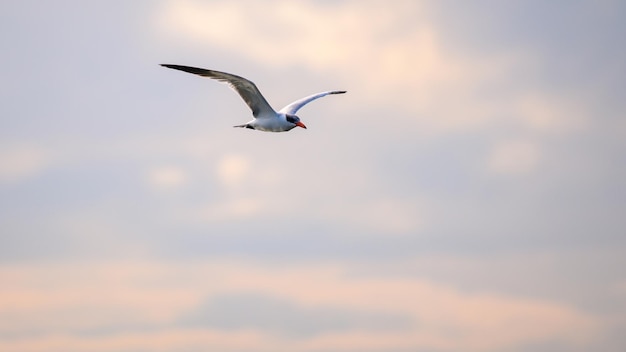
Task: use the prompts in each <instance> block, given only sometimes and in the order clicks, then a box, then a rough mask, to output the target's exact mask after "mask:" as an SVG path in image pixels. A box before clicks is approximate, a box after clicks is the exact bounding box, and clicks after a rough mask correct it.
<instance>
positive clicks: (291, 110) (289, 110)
mask: <svg viewBox="0 0 626 352" xmlns="http://www.w3.org/2000/svg"><path fill="white" fill-rule="evenodd" d="M345 92H346V91H345V90H332V91H328V92H322V93H317V94H313V95H309V96H308V97H304V98H302V99H299V100H296V101H294V102H293V103H291V104H289V105H287V106H285V107H284V108H282V109H280V112H282V113H285V114H290V115H293V114H295V113H296V112H297V111H298V110H300V108H301V107H303V106H304V105H306V104H308V103H310V102H312V101H313V100H315V99H319V98H321V97H325V96H327V95H329V94H343V93H345Z"/></svg>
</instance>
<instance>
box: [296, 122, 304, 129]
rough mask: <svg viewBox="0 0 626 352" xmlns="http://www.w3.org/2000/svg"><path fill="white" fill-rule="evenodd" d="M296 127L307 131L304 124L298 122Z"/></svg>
mask: <svg viewBox="0 0 626 352" xmlns="http://www.w3.org/2000/svg"><path fill="white" fill-rule="evenodd" d="M296 126H299V127H302V128H304V129H306V126H305V125H304V124H303V123H302V122H300V121H298V122H296Z"/></svg>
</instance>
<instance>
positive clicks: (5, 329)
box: [0, 259, 597, 351]
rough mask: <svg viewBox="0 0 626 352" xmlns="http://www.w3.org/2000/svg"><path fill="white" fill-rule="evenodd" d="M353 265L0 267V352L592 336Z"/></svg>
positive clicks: (550, 308) (518, 301) (518, 304)
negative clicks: (0, 286) (360, 273)
mask: <svg viewBox="0 0 626 352" xmlns="http://www.w3.org/2000/svg"><path fill="white" fill-rule="evenodd" d="M353 269H355V268H354V267H353V266H346V265H337V264H326V265H317V264H308V265H307V264H305V265H303V264H299V265H290V266H289V267H285V266H279V265H273V264H267V263H265V264H262V263H260V262H247V263H244V262H241V261H238V262H235V261H231V260H226V259H223V260H212V261H196V262H187V263H182V262H178V263H167V264H165V263H156V262H120V263H111V264H106V263H100V264H99V263H92V264H89V265H81V266H75V265H72V264H52V265H48V264H42V265H31V266H18V265H13V266H4V267H2V268H0V276H1V278H2V280H3V283H4V287H6V289H4V290H3V291H2V292H0V316H1V317H2V319H1V320H0V321H1V322H2V323H0V335H2V336H5V337H7V338H6V339H4V340H2V341H0V347H1V348H2V350H17V349H18V348H23V349H22V350H31V351H43V350H50V349H51V348H52V349H54V348H56V349H58V350H67V351H72V350H79V349H81V348H82V349H83V350H84V349H89V350H92V348H90V347H92V346H93V347H94V348H95V347H96V346H109V347H113V346H114V347H115V349H116V350H121V351H123V350H133V349H134V350H138V349H149V348H151V347H152V346H154V341H161V342H162V343H163V345H162V346H167V347H161V349H162V350H180V349H185V348H192V347H193V348H199V349H202V348H219V349H226V350H228V349H237V348H239V349H240V350H250V351H251V350H262V351H263V350H272V349H274V350H299V351H315V350H336V351H340V350H354V349H364V348H368V349H374V350H376V349H380V350H390V349H438V350H442V351H458V350H460V349H463V350H468V351H489V350H503V349H509V350H510V349H513V348H514V346H520V344H529V343H534V342H541V341H547V340H550V341H558V342H559V343H562V344H565V345H579V344H584V343H586V342H587V341H589V339H592V338H593V336H595V335H594V331H595V330H594V329H595V327H596V325H597V323H596V319H595V318H594V317H592V316H590V315H587V314H585V313H583V312H580V311H577V310H576V309H573V308H571V307H568V306H565V305H563V304H559V303H554V302H549V301H541V300H533V299H523V298H517V297H511V296H504V295H499V294H494V293H480V294H476V293H474V294H468V293H463V292H461V291H458V290H455V289H454V288H452V287H448V286H443V285H439V284H436V283H434V282H430V281H426V280H423V279H416V278H400V277H396V278H371V277H370V278H366V277H355V276H351V275H349V273H350V272H351V271H352V270H353ZM51 278H54V280H51ZM207 302H208V305H207ZM219 317H221V318H219ZM378 319H382V320H381V321H386V322H387V323H389V324H387V323H385V324H382V323H380V321H379V322H378V323H377V320H378ZM266 323H267V324H266ZM379 323H380V324H379ZM202 335H204V336H205V337H204V338H200V336H202ZM246 336H247V338H249V339H251V340H246V341H245V342H242V341H241V340H239V339H238V338H240V337H246ZM251 341H254V342H255V343H254V344H253V343H251ZM98 348H102V347H98ZM98 348H95V349H93V350H98Z"/></svg>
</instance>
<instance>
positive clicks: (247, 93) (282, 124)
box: [161, 64, 346, 132]
mask: <svg viewBox="0 0 626 352" xmlns="http://www.w3.org/2000/svg"><path fill="white" fill-rule="evenodd" d="M161 66H163V67H167V68H171V69H174V70H180V71H185V72H189V73H193V74H196V75H199V76H203V77H209V78H212V79H215V80H218V81H220V82H224V83H227V84H228V85H229V86H230V87H231V88H233V89H234V90H235V91H236V92H237V93H239V95H240V96H241V98H243V100H244V101H245V102H246V104H247V105H248V106H249V107H250V109H251V110H252V116H254V118H253V119H252V121H250V122H248V123H245V124H243V125H237V126H234V127H245V128H250V129H253V130H259V131H266V132H285V131H289V130H291V129H293V128H295V127H296V126H298V127H302V128H306V126H305V125H304V124H303V123H302V122H301V121H300V118H299V117H298V116H296V115H295V114H296V112H297V111H298V110H300V108H301V107H303V106H304V105H306V104H308V103H310V102H312V101H313V100H315V99H319V98H321V97H325V96H327V95H329V94H343V93H345V92H346V91H345V90H332V91H328V92H321V93H317V94H313V95H309V96H308V97H304V98H302V99H299V100H296V101H294V102H293V103H291V104H289V105H287V106H285V107H284V108H282V109H280V111H278V112H276V111H275V110H274V109H273V108H272V107H271V106H270V104H269V103H268V102H267V100H265V98H264V97H263V95H262V94H261V92H260V91H259V89H258V88H257V87H256V85H255V84H254V83H253V82H251V81H249V80H247V79H245V78H243V77H239V76H236V75H233V74H230V73H226V72H220V71H213V70H206V69H203V68H197V67H190V66H181V65H168V64H161Z"/></svg>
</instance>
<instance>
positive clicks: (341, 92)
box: [330, 90, 348, 94]
mask: <svg viewBox="0 0 626 352" xmlns="http://www.w3.org/2000/svg"><path fill="white" fill-rule="evenodd" d="M347 92H348V91H347V90H336V91H333V92H330V94H343V93H347Z"/></svg>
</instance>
